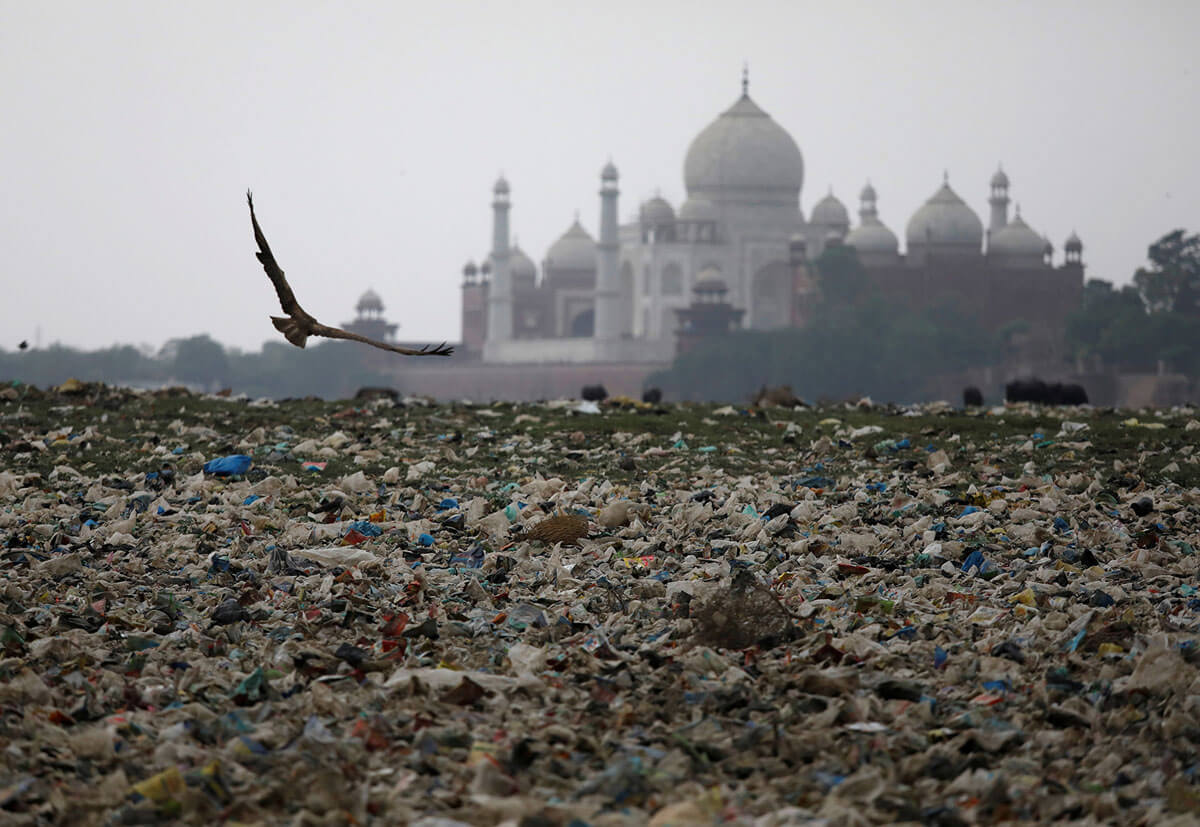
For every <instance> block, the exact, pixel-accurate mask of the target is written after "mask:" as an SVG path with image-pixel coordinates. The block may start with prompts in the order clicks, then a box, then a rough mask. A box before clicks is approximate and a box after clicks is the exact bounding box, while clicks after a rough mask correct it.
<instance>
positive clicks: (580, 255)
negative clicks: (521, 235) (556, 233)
mask: <svg viewBox="0 0 1200 827" xmlns="http://www.w3.org/2000/svg"><path fill="white" fill-rule="evenodd" d="M546 269H553V270H595V269H596V242H595V240H594V239H593V238H592V237H591V236H590V235H588V231H587V230H585V229H584V228H583V225H582V224H580V223H579V219H575V223H574V224H572V225H571V226H570V228H569V229H568V230H567V231H566V232H565V233H563V234H562V236H561V237H559V239H558V241H556V242H554V243H553V244H551V245H550V249H549V250H547V251H546Z"/></svg>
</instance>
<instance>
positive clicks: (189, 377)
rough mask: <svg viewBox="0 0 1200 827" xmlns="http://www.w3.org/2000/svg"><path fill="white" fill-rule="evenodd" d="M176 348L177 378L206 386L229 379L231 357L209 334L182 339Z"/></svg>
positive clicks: (175, 366)
mask: <svg viewBox="0 0 1200 827" xmlns="http://www.w3.org/2000/svg"><path fill="white" fill-rule="evenodd" d="M174 350H175V359H174V373H175V376H176V377H177V378H179V379H182V380H184V381H185V382H196V383H199V384H201V385H204V386H205V387H211V386H214V385H219V384H221V383H223V382H225V381H227V380H228V378H229V359H228V358H227V357H226V356H225V349H224V348H223V347H221V345H220V343H219V342H216V341H215V340H213V339H212V337H210V336H208V335H207V334H201V335H199V336H193V337H191V338H190V339H182V340H180V341H179V343H178V346H177V347H176V348H174Z"/></svg>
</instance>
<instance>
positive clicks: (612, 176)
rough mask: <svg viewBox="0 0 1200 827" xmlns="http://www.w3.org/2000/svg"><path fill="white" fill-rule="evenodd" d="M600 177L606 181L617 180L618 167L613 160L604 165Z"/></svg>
mask: <svg viewBox="0 0 1200 827" xmlns="http://www.w3.org/2000/svg"><path fill="white" fill-rule="evenodd" d="M600 178H601V179H602V180H604V181H616V180H617V168H616V167H615V166H614V165H613V162H612V161H609V162H608V163H607V164H605V165H604V169H602V170H600Z"/></svg>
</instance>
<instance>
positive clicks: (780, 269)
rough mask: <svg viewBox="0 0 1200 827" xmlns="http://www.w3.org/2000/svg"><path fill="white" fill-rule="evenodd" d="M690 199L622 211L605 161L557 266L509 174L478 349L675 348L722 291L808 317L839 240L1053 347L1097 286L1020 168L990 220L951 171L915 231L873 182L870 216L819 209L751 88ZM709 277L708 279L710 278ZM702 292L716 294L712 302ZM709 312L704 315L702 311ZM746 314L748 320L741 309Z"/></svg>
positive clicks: (498, 208) (694, 146) (764, 311)
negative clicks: (1024, 185)
mask: <svg viewBox="0 0 1200 827" xmlns="http://www.w3.org/2000/svg"><path fill="white" fill-rule="evenodd" d="M683 173H684V183H685V185H686V191H687V198H686V200H684V201H683V203H682V204H679V205H678V207H675V206H673V205H672V204H670V203H669V202H668V201H666V200H665V199H663V198H662V197H658V196H656V197H654V198H651V199H650V200H648V201H646V202H645V203H643V204H642V205H641V206H640V208H639V210H638V212H637V220H636V221H632V222H628V223H624V224H621V223H619V222H618V218H617V215H618V198H619V188H618V181H619V177H618V172H617V168H616V167H615V166H614V165H613V164H612V162H611V161H610V162H609V163H607V164H606V165H605V166H604V168H603V170H602V171H601V173H600V193H599V194H600V230H599V238H593V237H592V236H591V235H590V234H589V233H588V231H587V230H586V229H585V228H584V227H583V226H582V225H581V224H580V223H579V220H578V218H576V220H575V221H574V222H573V223H572V224H571V226H570V227H568V228H567V230H566V232H564V233H563V235H562V236H561V237H560V238H559V239H558V240H557V241H555V242H554V243H553V244H552V245H551V246H550V248H549V249H548V250H547V251H546V254H545V257H544V258H543V259H542V263H541V267H540V268H539V267H538V265H537V264H535V263H534V261H533V259H532V258H530V256H529V255H528V254H527V253H526V252H525V251H523V250H521V249H520V247H518V246H517V245H516V244H514V243H511V242H510V226H509V221H510V210H511V206H512V203H511V200H510V196H511V191H510V187H509V183H508V182H507V181H506V180H505V179H504V178H500V179H499V180H498V181H497V182H496V184H495V187H494V189H493V200H492V217H493V233H492V244H491V250H490V252H489V253H488V255H487V256H486V257H485V258H484V260H483V262H482V264H480V265H478V266H476V265H475V264H474V263H469V264H467V265H466V267H465V268H464V270H463V283H462V323H463V341H462V345H461V350H462V351H463V352H464V354H463V355H468V356H469V355H475V356H477V357H478V358H480V359H482V360H483V362H485V363H495V364H529V363H658V364H663V363H668V362H670V361H671V359H672V358H673V357H674V355H675V353H676V352H677V348H678V347H679V346H680V344H681V343H683V342H686V341H688V335H687V331H686V330H685V328H687V326H688V323H689V320H696V319H700V318H706V316H705V315H704V313H709V315H711V313H710V312H709V309H708V308H707V305H711V303H712V302H714V301H717V300H719V301H720V302H723V303H727V304H728V306H729V308H730V312H728V313H725V314H724V316H722V318H728V319H730V320H734V321H733V323H735V324H740V326H742V327H744V328H750V329H754V330H769V329H774V328H781V327H786V326H796V325H803V324H804V323H805V321H806V318H807V314H806V310H807V309H808V308H811V306H812V304H813V302H814V300H815V296H814V291H815V289H816V288H815V280H814V279H813V278H812V277H811V275H810V274H809V265H810V263H811V262H812V261H814V260H815V259H817V258H818V257H819V256H820V255H821V254H822V252H823V251H824V250H825V249H826V247H827V246H829V245H836V244H843V245H847V246H849V247H852V248H854V250H855V251H856V253H857V256H858V258H859V260H860V262H861V263H862V265H863V267H864V269H865V270H866V272H867V275H868V279H867V284H868V289H870V290H873V291H877V292H878V294H879V295H881V296H884V297H886V298H887V299H889V300H893V301H895V302H897V303H901V304H907V305H910V306H911V305H914V304H916V303H918V302H931V301H933V300H936V299H939V298H945V299H951V300H954V301H955V302H957V304H958V306H959V307H961V308H962V310H963V312H967V313H970V314H972V315H974V316H975V317H976V318H977V319H978V320H979V321H980V323H981V324H983V325H984V326H985V327H986V328H988V329H990V330H992V331H997V330H1000V329H1002V328H1004V327H1005V325H1013V324H1015V323H1026V324H1024V325H1023V326H1024V327H1026V328H1028V329H1030V330H1033V331H1035V332H1036V334H1035V335H1038V336H1040V337H1041V339H1042V340H1043V342H1044V346H1045V347H1049V348H1052V349H1053V348H1055V347H1056V345H1055V343H1056V342H1061V339H1062V331H1063V327H1064V325H1065V319H1066V316H1067V315H1068V314H1069V313H1070V312H1071V311H1072V310H1074V309H1075V308H1076V307H1078V306H1079V302H1080V300H1081V297H1082V290H1083V264H1082V244H1081V243H1080V241H1079V238H1078V237H1077V236H1075V235H1074V234H1072V235H1071V237H1070V238H1068V239H1067V240H1066V244H1065V245H1064V252H1065V257H1064V259H1063V260H1062V261H1061V262H1060V263H1058V264H1055V263H1054V255H1053V254H1054V250H1053V246H1052V245H1051V243H1050V242H1049V241H1048V240H1047V239H1046V238H1045V237H1044V236H1042V235H1040V234H1038V233H1037V232H1036V231H1035V230H1034V229H1033V228H1031V227H1030V226H1029V225H1028V224H1027V223H1026V222H1025V220H1024V219H1023V218H1022V216H1021V213H1020V210H1019V208H1018V209H1017V210H1016V211H1015V213H1014V214H1013V215H1011V216H1010V214H1009V204H1010V201H1009V194H1008V192H1009V178H1008V175H1007V174H1006V173H1005V172H1004V171H1003V170H997V172H996V173H995V175H993V176H992V179H991V186H990V197H989V201H988V203H989V207H990V214H989V220H988V225H987V227H986V229H985V227H984V224H983V222H982V221H981V220H980V218H979V216H978V215H977V214H976V213H975V211H974V210H972V209H971V207H970V206H968V205H967V204H966V203H965V202H964V201H963V199H962V198H961V197H960V196H959V195H958V194H957V193H956V192H955V191H954V190H953V189H952V188H951V186H950V183H949V180H948V178H947V179H944V180H943V181H942V183H941V186H940V187H938V188H937V190H936V191H935V192H934V193H933V195H932V196H931V197H930V198H929V200H928V201H926V202H925V204H923V205H922V206H921V207H920V208H919V209H917V211H916V212H915V213H914V214H913V215H912V217H911V218H910V219H909V221H908V224H907V226H906V228H905V233H904V236H905V238H904V241H905V243H904V250H903V251H901V244H900V239H899V238H898V237H897V235H896V233H895V232H893V231H892V230H891V229H890V228H889V227H888V226H887V225H886V224H885V223H884V221H883V220H882V218H881V217H880V212H879V208H878V201H879V197H878V194H877V192H876V190H875V187H874V186H872V185H871V184H870V183H867V185H866V186H865V187H864V188H863V189H862V192H861V195H860V206H859V211H858V223H857V225H852V222H851V220H850V215H849V211H848V210H847V209H846V207H845V205H844V204H842V202H841V201H839V200H838V199H837V198H836V197H835V196H834V195H833V193H832V192H830V193H829V194H827V195H825V196H824V197H823V198H821V199H820V200H819V201H817V203H816V204H815V205H814V206H813V208H812V212H811V214H810V215H809V217H808V218H807V220H806V219H805V216H804V213H803V212H802V210H801V205H800V191H801V188H802V187H803V184H804V159H803V156H802V155H801V153H800V148H799V147H798V146H797V144H796V141H795V140H794V139H793V138H792V136H791V135H790V134H788V132H787V131H786V130H785V129H784V128H783V127H781V126H780V125H779V124H777V123H776V122H775V121H774V120H773V119H772V118H771V117H770V116H769V115H768V114H767V113H766V112H764V111H763V110H762V109H761V108H760V107H759V106H758V104H756V103H755V102H754V101H753V100H752V99H751V98H750V95H749V91H748V84H747V81H746V79H745V77H744V76H743V80H742V94H741V97H740V98H739V99H738V100H737V101H735V102H734V104H733V105H732V106H731V107H729V109H727V110H726V111H725V112H723V113H722V114H721V115H720V116H719V117H717V119H716V120H714V121H713V122H712V123H711V124H709V125H708V126H707V127H705V128H704V129H703V130H702V131H701V132H700V134H699V135H697V136H696V137H695V139H693V141H692V142H691V145H690V146H689V147H688V150H687V155H686V157H685V159H684V164H683ZM698 288H699V289H698ZM697 302H699V303H700V304H702V305H706V307H705V308H700V311H704V312H700V311H697V312H689V308H692V309H693V310H696V307H695V306H696V304H697ZM697 313H699V315H697ZM739 320H740V321H739Z"/></svg>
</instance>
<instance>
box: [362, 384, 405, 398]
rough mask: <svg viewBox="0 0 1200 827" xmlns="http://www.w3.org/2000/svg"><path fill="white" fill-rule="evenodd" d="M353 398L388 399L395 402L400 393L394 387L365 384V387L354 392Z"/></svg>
mask: <svg viewBox="0 0 1200 827" xmlns="http://www.w3.org/2000/svg"><path fill="white" fill-rule="evenodd" d="M354 398H355V399H390V400H392V401H393V402H395V401H397V400H398V399H400V394H399V393H398V392H397V391H396V389H395V388H377V387H372V386H367V387H365V388H359V389H358V392H357V393H355V394H354Z"/></svg>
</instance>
